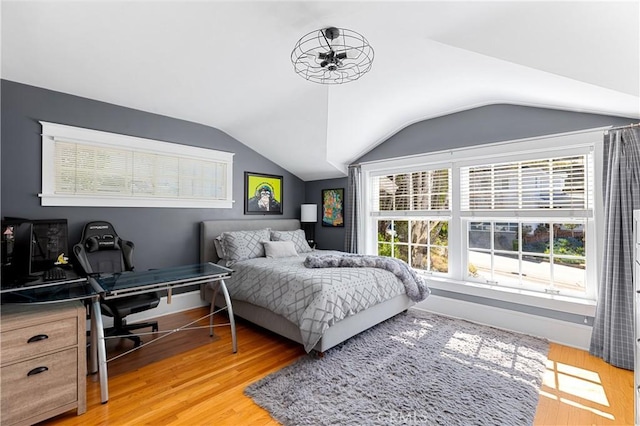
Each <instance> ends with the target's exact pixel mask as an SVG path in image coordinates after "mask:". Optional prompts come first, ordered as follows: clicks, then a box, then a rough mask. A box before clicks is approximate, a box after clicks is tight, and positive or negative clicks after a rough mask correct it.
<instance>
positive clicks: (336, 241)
mask: <svg viewBox="0 0 640 426" xmlns="http://www.w3.org/2000/svg"><path fill="white" fill-rule="evenodd" d="M336 188H344V190H345V195H346V193H347V178H346V177H345V178H338V179H325V180H315V181H311V182H307V183H306V184H305V203H308V204H317V205H318V223H316V226H315V235H316V243H317V245H318V248H319V249H323V250H344V230H345V228H344V227H335V228H333V227H326V226H322V190H323V189H336ZM345 208H346V205H345Z"/></svg>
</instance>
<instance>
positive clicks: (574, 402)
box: [44, 308, 633, 425]
mask: <svg viewBox="0 0 640 426" xmlns="http://www.w3.org/2000/svg"><path fill="white" fill-rule="evenodd" d="M206 312H207V310H206V309H205V308H202V309H194V310H191V311H187V312H183V313H179V314H174V315H170V316H166V317H162V318H160V329H161V330H167V329H174V328H177V327H179V326H181V325H183V324H184V323H186V322H189V321H191V320H193V319H196V318H199V317H201V316H203V315H205V314H206ZM225 319H226V318H225V317H224V316H222V317H221V318H219V319H217V321H218V322H221V321H223V320H225ZM237 332H238V353H237V354H232V353H231V334H230V331H229V328H228V327H220V328H217V329H216V336H214V337H213V338H210V337H209V333H208V331H207V330H206V329H199V330H193V331H185V332H180V333H176V334H173V335H172V336H169V337H166V338H164V339H162V340H160V341H159V342H156V343H153V344H151V345H149V346H147V347H145V348H143V349H141V350H139V351H136V352H133V353H131V354H128V355H126V356H123V357H121V358H118V359H117V360H114V361H112V362H110V363H109V402H108V403H107V404H101V403H100V386H99V383H98V382H97V379H96V378H95V376H89V377H88V379H87V398H88V399H87V412H86V413H85V414H83V415H82V416H76V415H75V412H69V413H66V414H64V415H61V416H58V417H56V418H54V419H51V420H50V421H48V422H45V423H44V424H55V425H143V424H146V425H167V424H173V425H275V424H277V422H275V421H274V420H273V419H272V418H271V417H270V416H269V414H268V413H267V412H266V411H264V410H263V409H262V408H260V407H258V406H257V405H256V404H254V403H253V401H252V400H251V399H250V398H248V397H246V396H244V395H243V389H244V388H245V387H246V386H247V385H249V384H250V383H252V382H254V381H256V380H258V379H260V378H262V377H264V376H266V375H268V374H269V373H272V372H274V371H277V370H279V369H280V368H282V367H284V366H285V365H288V364H290V363H291V362H293V361H295V360H296V359H297V358H298V357H300V356H306V355H305V353H304V351H303V349H302V347H301V346H300V345H298V344H295V343H293V342H290V341H288V340H286V339H284V338H281V337H278V336H276V335H274V334H272V333H269V332H267V331H265V330H262V329H260V328H257V327H255V326H253V325H251V324H249V323H247V322H244V321H242V320H239V321H237ZM116 343H117V344H116ZM130 346H131V343H130V342H128V341H124V340H123V341H122V342H113V344H110V348H109V354H110V355H112V354H114V353H117V352H118V351H119V350H120V351H121V350H122V349H123V348H129V347H130ZM534 424H535V425H632V424H633V372H631V371H626V370H622V369H619V368H615V367H612V366H610V365H609V364H606V363H605V362H603V361H602V360H600V359H598V358H595V357H592V356H590V355H589V354H588V353H587V352H585V351H581V350H577V349H573V348H569V347H566V346H561V345H557V344H552V345H551V349H550V352H549V365H548V370H547V375H546V377H545V380H544V384H543V386H542V389H541V393H540V400H539V404H538V410H537V413H536V418H535V422H534Z"/></svg>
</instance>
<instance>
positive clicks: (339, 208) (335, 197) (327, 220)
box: [322, 188, 344, 228]
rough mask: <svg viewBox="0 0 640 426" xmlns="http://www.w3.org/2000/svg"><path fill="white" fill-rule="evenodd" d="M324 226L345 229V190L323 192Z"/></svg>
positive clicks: (325, 190) (324, 190)
mask: <svg viewBox="0 0 640 426" xmlns="http://www.w3.org/2000/svg"><path fill="white" fill-rule="evenodd" d="M322 226H328V227H332V228H335V227H344V188H333V189H323V190H322Z"/></svg>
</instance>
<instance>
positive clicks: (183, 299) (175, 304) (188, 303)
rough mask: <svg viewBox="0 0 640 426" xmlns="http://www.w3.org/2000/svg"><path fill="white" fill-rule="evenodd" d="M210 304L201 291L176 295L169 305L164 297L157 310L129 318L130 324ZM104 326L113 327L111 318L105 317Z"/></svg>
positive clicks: (172, 297) (132, 315) (150, 310)
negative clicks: (202, 296) (201, 297)
mask: <svg viewBox="0 0 640 426" xmlns="http://www.w3.org/2000/svg"><path fill="white" fill-rule="evenodd" d="M208 305H209V304H208V303H207V302H205V301H204V300H201V299H200V291H199V290H195V291H190V292H187V293H180V294H174V295H172V296H171V303H167V298H166V297H162V298H161V299H160V304H159V305H158V307H157V308H154V309H149V310H146V311H143V312H139V313H137V314H131V315H129V316H127V322H128V323H135V322H141V321H149V320H151V319H153V318H158V317H162V316H164V315H169V314H175V313H176V312H182V311H188V310H189V309H194V308H198V307H201V306H208ZM103 321H104V326H105V327H111V326H112V325H113V320H112V319H111V318H109V317H103Z"/></svg>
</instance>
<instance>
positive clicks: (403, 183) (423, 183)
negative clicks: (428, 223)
mask: <svg viewBox="0 0 640 426" xmlns="http://www.w3.org/2000/svg"><path fill="white" fill-rule="evenodd" d="M372 183H373V195H374V200H375V202H374V205H373V209H372V211H373V212H390V211H405V212H426V211H440V212H442V211H448V210H449V209H450V206H449V203H450V199H451V169H450V168H444V169H437V170H427V171H415V172H408V173H397V174H390V175H384V176H377V177H375V178H374V179H373V182H372Z"/></svg>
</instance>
